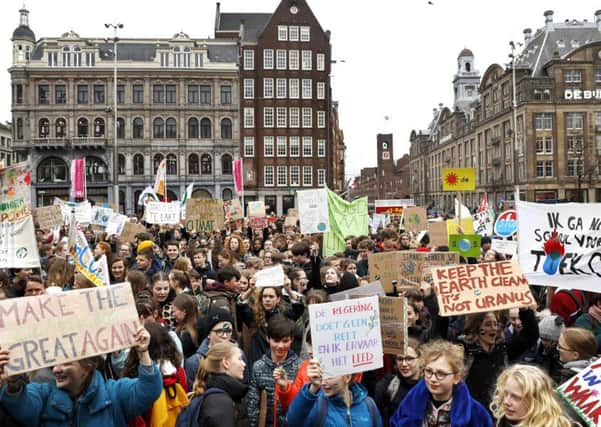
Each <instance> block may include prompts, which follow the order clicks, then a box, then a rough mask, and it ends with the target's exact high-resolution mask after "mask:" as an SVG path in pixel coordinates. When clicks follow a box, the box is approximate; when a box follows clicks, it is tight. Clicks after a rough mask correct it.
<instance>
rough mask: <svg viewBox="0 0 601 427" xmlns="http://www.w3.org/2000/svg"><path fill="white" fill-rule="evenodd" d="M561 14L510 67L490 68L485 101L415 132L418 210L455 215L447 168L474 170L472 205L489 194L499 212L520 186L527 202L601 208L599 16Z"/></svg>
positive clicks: (527, 37) (528, 40) (483, 86)
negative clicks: (444, 177) (445, 187)
mask: <svg viewBox="0 0 601 427" xmlns="http://www.w3.org/2000/svg"><path fill="white" fill-rule="evenodd" d="M553 15H554V14H553V12H552V11H547V12H545V14H544V16H545V25H544V27H542V28H540V29H539V30H537V31H536V32H535V33H534V34H532V31H531V30H530V29H526V30H524V40H523V43H521V44H522V46H523V48H522V49H521V51H520V52H517V50H516V51H515V52H514V53H513V55H515V57H514V59H515V60H514V61H513V60H512V62H511V63H510V64H509V65H508V66H505V67H503V66H501V65H498V64H493V65H490V66H489V67H488V68H487V70H486V72H485V73H484V75H483V76H482V79H481V81H480V84H479V87H478V97H477V99H475V100H474V101H473V102H471V103H468V104H467V106H466V104H465V103H464V104H463V105H461V106H457V105H455V106H454V108H452V109H450V108H446V107H442V106H441V107H440V108H437V109H435V111H434V117H433V119H432V122H431V123H430V125H429V126H428V128H427V129H424V130H420V131H413V132H412V133H411V136H410V142H411V149H410V156H411V182H410V188H411V193H412V196H413V197H414V198H415V199H416V203H419V204H420V205H424V206H431V207H437V208H440V209H443V210H447V211H451V210H452V209H453V198H454V196H455V195H454V194H450V193H443V192H442V182H441V170H442V168H444V167H474V168H476V170H477V176H476V182H477V187H476V191H475V192H472V193H467V194H465V195H464V201H465V202H466V204H467V205H468V206H470V207H475V206H477V205H478V203H479V201H480V200H481V198H482V196H483V195H484V194H487V196H488V199H489V202H491V203H494V205H495V206H496V207H497V208H498V207H501V206H502V204H503V202H504V201H508V200H513V199H514V195H515V185H516V184H517V185H519V192H520V199H521V200H528V201H541V202H542V201H556V200H567V201H583V202H589V201H590V202H601V168H600V164H601V162H600V160H601V104H600V101H601V11H597V12H596V14H595V17H596V19H595V22H588V21H587V20H583V21H578V20H565V21H562V22H559V23H558V22H554V21H553ZM514 46H516V47H517V45H514ZM460 56H461V55H460ZM514 82H515V83H514ZM514 100H515V103H516V107H515V108H513V103H514ZM516 171H517V175H516V174H515V172H516Z"/></svg>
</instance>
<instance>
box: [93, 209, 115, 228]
mask: <svg viewBox="0 0 601 427" xmlns="http://www.w3.org/2000/svg"><path fill="white" fill-rule="evenodd" d="M112 214H113V210H112V209H111V208H101V207H98V206H94V207H93V208H92V212H91V215H90V217H91V219H90V224H94V225H100V226H101V227H106V226H107V224H108V223H109V220H110V219H111V215H112Z"/></svg>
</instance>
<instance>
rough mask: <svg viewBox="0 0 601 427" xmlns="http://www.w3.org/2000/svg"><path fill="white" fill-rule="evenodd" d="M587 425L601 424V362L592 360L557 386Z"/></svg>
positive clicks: (562, 395)
mask: <svg viewBox="0 0 601 427" xmlns="http://www.w3.org/2000/svg"><path fill="white" fill-rule="evenodd" d="M557 391H558V392H559V394H560V395H561V397H562V398H563V399H565V401H566V402H568V404H569V405H570V406H571V407H572V408H574V410H575V411H576V412H577V413H578V415H580V416H581V417H582V419H583V421H585V422H586V423H587V424H588V425H589V426H601V405H600V404H599V394H601V362H599V360H597V361H595V362H593V363H592V364H591V365H590V366H588V367H586V368H584V369H583V370H582V371H580V373H578V374H577V375H575V376H573V377H572V378H570V379H569V380H568V381H566V382H565V383H563V384H562V385H560V386H559V387H558V388H557Z"/></svg>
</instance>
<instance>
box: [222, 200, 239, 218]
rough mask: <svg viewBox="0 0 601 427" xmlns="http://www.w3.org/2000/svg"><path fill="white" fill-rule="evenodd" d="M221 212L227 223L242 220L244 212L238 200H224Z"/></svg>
mask: <svg viewBox="0 0 601 427" xmlns="http://www.w3.org/2000/svg"><path fill="white" fill-rule="evenodd" d="M223 210H224V211H225V220H226V221H227V222H230V221H238V220H241V219H244V211H243V210H242V205H241V204H240V200H239V199H232V200H224V201H223Z"/></svg>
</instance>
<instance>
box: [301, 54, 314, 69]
mask: <svg viewBox="0 0 601 427" xmlns="http://www.w3.org/2000/svg"><path fill="white" fill-rule="evenodd" d="M301 66H302V69H303V70H305V71H311V68H312V64H311V51H310V50H303V52H302V61H301Z"/></svg>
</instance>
